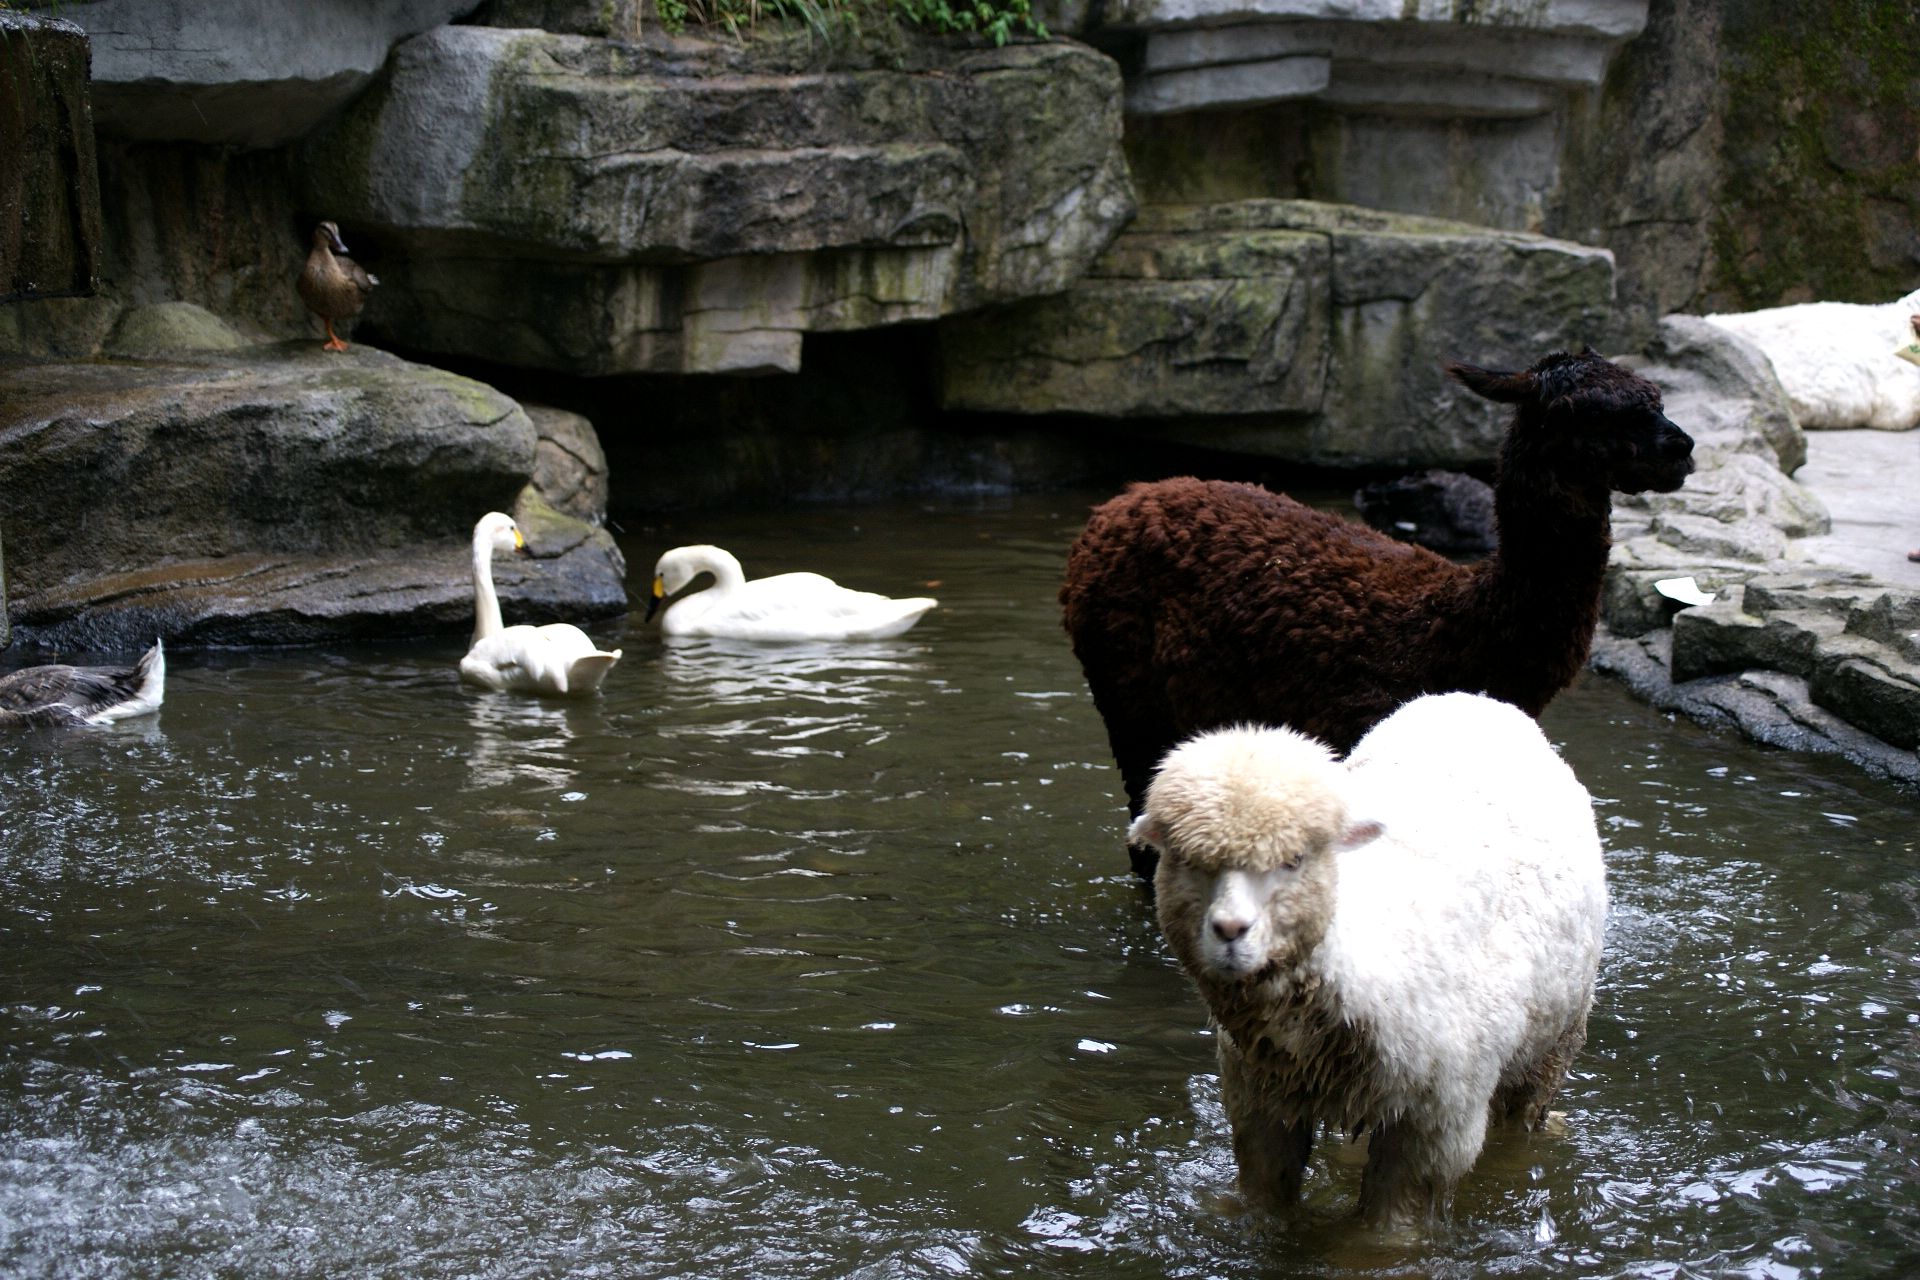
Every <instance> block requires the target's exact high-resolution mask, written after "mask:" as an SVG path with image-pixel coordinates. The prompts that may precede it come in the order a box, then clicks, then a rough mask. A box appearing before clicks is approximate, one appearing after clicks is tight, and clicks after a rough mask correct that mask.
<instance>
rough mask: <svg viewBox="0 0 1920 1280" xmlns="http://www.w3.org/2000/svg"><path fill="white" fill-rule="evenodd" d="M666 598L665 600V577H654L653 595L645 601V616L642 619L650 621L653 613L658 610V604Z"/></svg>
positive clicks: (662, 602) (661, 603)
mask: <svg viewBox="0 0 1920 1280" xmlns="http://www.w3.org/2000/svg"><path fill="white" fill-rule="evenodd" d="M666 600H667V583H666V579H664V578H655V579H654V580H653V596H652V598H651V599H649V600H648V601H647V616H646V617H645V618H643V619H642V621H643V622H652V621H653V615H654V614H656V613H658V612H660V606H661V605H663V604H665V603H666Z"/></svg>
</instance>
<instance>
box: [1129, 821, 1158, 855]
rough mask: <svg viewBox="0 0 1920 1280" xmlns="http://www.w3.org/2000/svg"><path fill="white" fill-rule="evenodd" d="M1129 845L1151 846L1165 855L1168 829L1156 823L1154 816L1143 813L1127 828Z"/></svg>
mask: <svg viewBox="0 0 1920 1280" xmlns="http://www.w3.org/2000/svg"><path fill="white" fill-rule="evenodd" d="M1127 843H1128V844H1144V845H1151V846H1152V847H1153V848H1155V849H1158V850H1159V851H1160V852H1161V853H1165V852H1166V851H1167V829H1166V828H1165V827H1164V826H1162V825H1160V823H1159V822H1157V821H1155V820H1154V817H1153V815H1152V814H1149V813H1143V814H1141V815H1140V816H1139V817H1137V818H1135V819H1134V820H1133V823H1132V825H1131V826H1129V827H1128V828H1127Z"/></svg>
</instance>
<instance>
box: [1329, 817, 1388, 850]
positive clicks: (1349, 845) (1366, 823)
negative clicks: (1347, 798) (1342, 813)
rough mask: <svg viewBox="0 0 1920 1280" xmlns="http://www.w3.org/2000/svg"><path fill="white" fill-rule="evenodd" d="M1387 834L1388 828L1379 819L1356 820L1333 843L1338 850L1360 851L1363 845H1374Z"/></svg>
mask: <svg viewBox="0 0 1920 1280" xmlns="http://www.w3.org/2000/svg"><path fill="white" fill-rule="evenodd" d="M1386 833H1387V828H1386V825H1385V824H1384V823H1382V822H1381V821H1380V820H1379V819H1377V818H1355V819H1354V820H1353V821H1352V822H1349V823H1348V824H1347V829H1346V830H1345V831H1342V832H1341V833H1340V838H1339V839H1338V840H1335V841H1334V842H1333V847H1334V848H1336V849H1358V848H1359V847H1360V846H1361V845H1364V844H1372V843H1373V842H1374V841H1375V840H1378V839H1379V838H1380V837H1381V836H1383V835H1385V834H1386Z"/></svg>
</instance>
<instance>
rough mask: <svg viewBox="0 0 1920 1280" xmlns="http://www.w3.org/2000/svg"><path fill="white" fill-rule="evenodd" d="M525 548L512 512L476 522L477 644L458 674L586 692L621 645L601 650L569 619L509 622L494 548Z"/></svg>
mask: <svg viewBox="0 0 1920 1280" xmlns="http://www.w3.org/2000/svg"><path fill="white" fill-rule="evenodd" d="M526 549H527V540H526V538H525V537H524V536H523V535H522V534H521V532H520V526H519V525H517V524H515V523H514V522H513V517H512V516H510V515H507V514H505V513H504V512H499V511H489V512H488V513H487V514H486V515H484V516H481V517H480V523H479V524H476V525H475V526H473V645H472V647H470V648H469V649H468V650H467V656H466V657H464V658H462V659H460V678H461V679H463V680H465V681H466V682H467V683H469V684H476V685H479V686H480V687H481V688H483V689H498V690H502V691H504V692H507V693H538V694H548V695H553V696H560V697H565V696H582V697H583V696H585V695H587V694H590V693H593V692H594V691H596V690H597V689H599V687H600V682H601V681H603V680H605V679H606V678H607V672H608V671H610V670H612V669H613V664H614V663H616V662H618V661H620V650H618V649H615V650H613V651H612V652H610V653H609V652H606V651H603V650H602V649H601V648H600V647H599V646H598V645H596V644H594V642H593V640H592V639H591V638H590V637H589V636H588V635H587V633H586V632H584V631H582V630H581V629H580V628H578V627H576V626H574V625H572V624H571V623H567V622H550V623H548V624H547V625H546V626H543V627H533V626H527V625H524V624H522V625H520V626H513V627H507V626H502V625H501V622H500V597H499V596H498V595H497V594H495V593H494V589H493V553H494V552H495V551H496V550H499V551H505V552H508V553H513V552H521V553H524V552H525V551H526Z"/></svg>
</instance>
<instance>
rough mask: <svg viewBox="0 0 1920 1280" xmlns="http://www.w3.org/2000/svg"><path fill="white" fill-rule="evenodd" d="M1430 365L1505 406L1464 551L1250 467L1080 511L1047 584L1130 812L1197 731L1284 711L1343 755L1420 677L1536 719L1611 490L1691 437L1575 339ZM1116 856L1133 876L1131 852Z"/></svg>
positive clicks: (1591, 603)
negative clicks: (1306, 499) (1489, 525)
mask: <svg viewBox="0 0 1920 1280" xmlns="http://www.w3.org/2000/svg"><path fill="white" fill-rule="evenodd" d="M1448 373H1449V374H1450V375H1451V376H1452V377H1453V378H1455V379H1456V380H1457V381H1459V382H1460V383H1462V384H1463V385H1465V386H1466V387H1468V388H1469V389H1471V390H1473V391H1474V392H1476V393H1477V394H1479V395H1482V396H1485V397H1487V398H1488V399H1491V400H1497V401H1502V402H1505V403H1510V404H1512V405H1513V406H1514V414H1513V422H1512V425H1511V426H1510V427H1509V429H1508V432H1507V436H1506V439H1505V441H1504V443H1503V445H1502V449H1501V458H1500V469H1499V475H1498V478H1497V480H1496V482H1495V486H1494V508H1495V516H1496V521H1497V524H1498V527H1499V535H1500V543H1499V546H1498V547H1497V548H1496V550H1495V551H1494V552H1493V554H1492V555H1491V556H1489V557H1488V558H1487V559H1485V560H1483V561H1481V562H1480V563H1478V564H1474V565H1470V566H1469V565H1460V564H1455V563H1454V562H1452V561H1450V560H1447V559H1445V558H1443V557H1441V556H1439V555H1436V554H1434V553H1433V552H1431V551H1427V550H1426V549H1424V548H1421V547H1416V546H1412V545H1409V544H1407V543H1403V542H1399V541H1397V540H1395V539H1393V538H1391V537H1389V536H1387V535H1386V534H1383V533H1380V532H1378V531H1376V530H1374V529H1370V528H1368V527H1367V526H1366V525H1364V524H1360V523H1358V522H1357V521H1352V520H1346V519H1342V518H1341V517H1339V516H1335V515H1331V514H1328V513H1326V512H1322V511H1317V510H1314V509H1313V508H1310V507H1307V506H1304V505H1302V504H1301V503H1298V502H1295V501H1294V500H1293V499H1291V498H1288V497H1284V496H1282V495H1280V494H1276V493H1272V492H1269V491H1268V490H1266V489H1263V488H1260V487H1259V486H1257V485H1250V484H1235V483H1229V482H1224V481H1208V480H1198V479H1195V478H1193V477H1190V476H1188V477H1180V478H1177V479H1171V480H1160V481H1156V482H1153V483H1149V484H1136V485H1133V486H1132V487H1130V488H1129V489H1128V490H1127V491H1126V492H1125V493H1123V494H1121V495H1120V496H1119V497H1117V498H1113V499H1111V500H1109V501H1108V502H1106V503H1103V504H1102V505H1100V506H1099V507H1097V508H1095V509H1094V512H1093V515H1092V517H1091V519H1089V520H1088V522H1087V525H1086V528H1085V529H1084V530H1083V531H1082V533H1081V534H1080V537H1079V539H1078V540H1077V541H1075V543H1074V545H1073V549H1072V551H1071V552H1070V553H1069V555H1068V559H1067V574H1066V582H1065V584H1064V586H1063V587H1062V588H1061V592H1060V603H1061V607H1062V610H1063V613H1064V621H1065V625H1066V629H1067V634H1068V635H1069V636H1070V637H1071V638H1072V641H1073V651H1074V654H1075V655H1076V656H1077V657H1078V658H1079V660H1080V665H1081V669H1082V670H1083V671H1084V672H1085V674H1086V678H1087V684H1088V686H1089V688H1090V689H1091V690H1092V693H1093V699H1094V705H1095V706H1096V707H1098V708H1099V711H1100V714H1101V717H1102V718H1103V719H1104V720H1105V722H1106V726H1107V737H1108V741H1109V743H1110V745H1111V746H1112V749H1113V756H1114V760H1115V762H1116V763H1117V764H1118V765H1119V766H1120V772H1121V775H1122V777H1123V778H1124V780H1125V782H1126V789H1127V800H1128V807H1129V809H1130V810H1131V811H1132V812H1133V813H1134V814H1136V815H1137V814H1138V813H1139V812H1140V808H1141V804H1142V802H1143V798H1144V796H1145V793H1146V787H1147V784H1148V782H1149V781H1150V780H1151V778H1152V774H1153V770H1154V767H1155V766H1156V765H1157V764H1158V763H1159V761H1160V758H1161V757H1162V756H1163V755H1165V754H1166V752H1167V751H1168V750H1169V749H1171V748H1172V747H1173V746H1174V745H1175V744H1176V743H1178V742H1179V741H1180V740H1181V739H1183V738H1185V737H1187V736H1189V735H1190V734H1193V733H1195V732H1197V731H1199V730H1202V729H1210V728H1218V727H1220V726H1223V725H1228V724H1236V723H1260V724H1272V725H1286V726H1289V727H1291V728H1294V729H1297V730H1300V731H1301V732H1304V733H1308V734H1311V735H1313V736H1314V737H1316V738H1319V739H1321V740H1323V741H1324V742H1326V743H1328V744H1329V745H1331V746H1332V747H1333V748H1334V749H1335V750H1337V751H1341V752H1344V751H1346V750H1348V749H1349V748H1351V747H1352V746H1353V744H1354V743H1355V742H1356V741H1358V740H1359V738H1360V737H1361V735H1362V734H1364V733H1365V732H1366V731H1367V730H1368V729H1369V728H1371V727H1372V726H1373V725H1374V724H1376V723H1378V722H1379V721H1380V720H1382V719H1384V718H1385V717H1386V716H1387V715H1388V714H1390V713H1391V712H1392V711H1393V710H1394V709H1395V708H1396V707H1398V706H1399V705H1400V704H1401V703H1403V702H1406V701H1408V700H1409V699H1412V698H1415V697H1418V696H1419V695H1421V694H1423V693H1439V692H1445V691H1448V690H1456V689H1458V690H1466V691H1469V692H1478V693H1486V694H1488V695H1490V696H1492V697H1495V698H1499V699H1501V700H1503V701H1506V702H1511V703H1513V704H1514V705H1515V706H1518V707H1520V708H1521V709H1522V710H1524V711H1526V712H1527V713H1528V714H1530V715H1536V716H1537V715H1538V714H1539V713H1540V712H1541V710H1542V709H1543V708H1545V706H1546V705H1547V702H1548V701H1549V700H1550V699H1551V698H1552V697H1553V695H1554V694H1556V693H1558V692H1559V691H1560V690H1561V689H1563V688H1565V687H1566V686H1567V685H1568V684H1569V683H1570V682H1571V681H1572V680H1573V678H1574V676H1575V675H1576V674H1578V672H1579V671H1580V669H1581V668H1582V667H1583V666H1584V665H1585V664H1586V660H1587V655H1588V651H1589V649H1590V647H1591V645H1592V642H1593V630H1594V626H1595V624H1596V623H1597V621H1598V619H1599V598H1600V587H1601V580H1602V577H1603V575H1604V573H1605V571H1606V565H1607V553H1608V549H1609V547H1610V546H1611V530H1610V523H1609V516H1610V511H1611V504H1612V499H1611V497H1610V496H1609V494H1610V491H1612V490H1618V491H1620V492H1624V493H1638V492H1643V491H1646V490H1653V491H1656V492H1663V493H1664V492H1671V491H1672V490H1674V489H1677V488H1679V487H1680V485H1681V484H1682V482H1684V481H1685V479H1686V477H1687V475H1688V474H1689V473H1690V472H1691V471H1692V470H1693V457H1692V452H1693V441H1692V439H1691V438H1689V437H1688V436H1687V434H1686V433H1685V432H1684V431H1682V430H1680V428H1678V427H1676V426H1675V425H1674V424H1673V423H1672V422H1670V421H1668V420H1667V418H1666V415H1665V414H1664V413H1663V412H1662V405H1661V399H1660V391H1659V389H1658V388H1657V387H1655V386H1654V385H1653V384H1652V383H1651V382H1648V381H1647V380H1646V379H1645V378H1642V377H1640V376H1639V375H1638V374H1635V373H1633V372H1631V371H1629V370H1627V369H1624V368H1621V367H1620V366H1619V365H1616V364H1612V363H1610V362H1609V361H1607V360H1605V359H1602V358H1601V357H1600V356H1599V355H1597V354H1596V353H1594V352H1593V351H1592V350H1591V349H1588V350H1585V351H1582V352H1581V353H1579V354H1578V355H1569V354H1567V353H1565V352H1555V353H1553V354H1551V355H1548V356H1546V357H1545V358H1544V359H1542V360H1540V361H1539V362H1538V363H1536V364H1535V365H1533V366H1532V367H1531V368H1529V369H1526V370H1522V371H1519V372H1494V371H1489V370H1486V369H1481V368H1477V367H1475V366H1472V365H1452V366H1450V367H1449V368H1448ZM1462 747H1463V749H1471V748H1470V746H1469V745H1468V744H1462ZM1133 861H1134V867H1135V870H1137V871H1139V872H1140V873H1141V874H1143V875H1146V876H1151V875H1152V871H1153V861H1154V858H1153V853H1152V850H1151V849H1148V848H1145V847H1144V846H1141V847H1136V848H1135V849H1134V850H1133Z"/></svg>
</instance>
